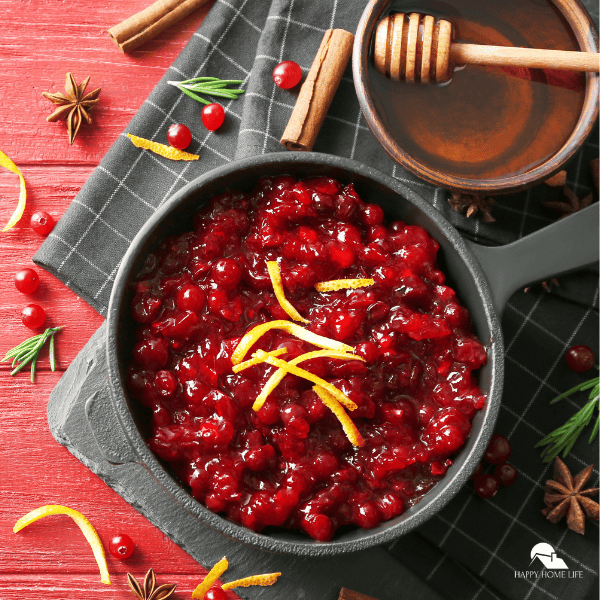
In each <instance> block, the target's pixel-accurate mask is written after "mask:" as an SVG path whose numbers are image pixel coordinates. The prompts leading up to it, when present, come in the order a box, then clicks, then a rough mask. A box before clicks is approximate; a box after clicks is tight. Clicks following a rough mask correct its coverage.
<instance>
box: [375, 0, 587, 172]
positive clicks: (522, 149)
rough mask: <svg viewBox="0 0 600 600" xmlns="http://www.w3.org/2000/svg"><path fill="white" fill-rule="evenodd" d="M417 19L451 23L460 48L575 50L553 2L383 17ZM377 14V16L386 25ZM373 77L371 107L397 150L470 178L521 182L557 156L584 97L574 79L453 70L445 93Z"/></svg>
mask: <svg viewBox="0 0 600 600" xmlns="http://www.w3.org/2000/svg"><path fill="white" fill-rule="evenodd" d="M395 12H402V13H405V14H410V13H412V12H418V13H422V14H431V15H433V16H434V17H435V18H436V19H438V18H443V19H447V20H448V21H450V22H451V23H452V25H453V27H454V40H455V41H456V42H464V43H473V44H487V45H494V46H518V47H533V48H548V49H554V50H579V46H578V45H577V42H576V39H575V37H574V35H573V33H572V31H571V29H570V27H569V25H568V23H567V22H566V20H565V19H564V17H563V16H562V14H561V13H560V11H559V10H558V8H557V7H556V6H555V5H554V4H553V3H552V2H550V1H549V0H486V1H485V2H481V0H453V2H452V4H449V3H446V2H440V1H439V0H421V1H420V2H418V4H417V3H415V2H414V0H412V1H410V0H395V1H394V2H392V3H391V4H390V7H389V10H388V12H387V13H385V14H389V13H395ZM385 14H384V15H382V16H385ZM370 69H371V71H370V73H369V77H370V79H371V92H372V97H373V102H374V104H375V108H376V110H377V112H378V113H379V115H380V117H381V120H382V121H383V124H384V125H385V127H386V128H387V129H388V130H389V132H390V134H391V135H392V137H393V138H394V139H396V140H398V142H399V144H400V145H401V147H402V149H403V150H404V151H405V152H406V153H407V154H408V155H410V156H411V157H413V158H414V159H415V160H417V161H418V162H420V163H421V164H423V165H424V166H425V167H427V168H429V169H432V170H434V171H439V172H442V173H448V174H451V175H452V176H454V177H463V178H466V179H480V180H482V179H489V178H494V177H499V176H506V175H518V174H521V173H525V172H527V171H529V170H531V169H533V168H535V167H536V166H538V165H540V164H541V163H543V162H544V161H545V160H547V159H548V158H549V157H551V156H552V155H554V154H555V153H556V152H557V151H558V150H560V148H562V147H563V145H564V144H565V142H566V141H567V139H568V138H569V136H570V135H571V133H572V131H573V130H574V128H575V126H576V124H577V121H578V119H579V115H580V113H581V109H582V106H583V101H584V95H585V75H583V74H581V73H575V72H570V71H558V70H541V69H525V68H514V67H490V66H476V65H468V66H463V67H458V68H456V70H455V71H454V74H453V77H452V79H451V80H450V81H449V82H447V83H445V84H441V85H440V84H431V83H429V84H411V83H406V82H397V81H392V80H390V79H387V78H385V77H384V76H382V75H380V74H379V73H377V72H376V71H375V69H374V67H373V66H372V65H371V67H370Z"/></svg>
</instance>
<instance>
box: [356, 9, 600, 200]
mask: <svg viewBox="0 0 600 600" xmlns="http://www.w3.org/2000/svg"><path fill="white" fill-rule="evenodd" d="M390 1H391V0H370V1H369V4H368V5H367V6H366V7H365V9H364V11H363V14H362V16H361V18H360V21H359V23H358V27H357V30H356V35H355V38H354V47H353V51H352V74H353V79H354V87H355V89H356V94H357V96H358V101H359V104H360V107H361V110H362V112H363V116H364V117H365V121H366V122H367V125H368V126H369V128H370V129H371V132H372V133H373V135H374V136H375V138H376V139H377V141H378V142H379V143H380V144H381V146H383V148H384V149H385V151H386V152H387V153H388V154H389V155H390V156H391V157H392V158H393V159H394V160H395V161H396V162H397V163H399V164H400V165H401V166H403V167H406V168H407V169H408V170H410V171H411V172H413V173H414V174H416V175H417V176H419V177H421V178H422V179H424V180H425V181H428V182H429V183H433V184H434V185H438V186H441V187H444V188H447V189H450V190H452V191H458V192H471V193H477V192H479V193H485V194H493V193H499V194H508V193H512V192H517V191H520V190H523V189H526V188H529V187H531V186H533V185H535V184H537V183H540V182H541V181H544V180H545V179H548V178H550V177H552V175H554V174H556V173H558V171H560V170H561V168H562V167H563V165H564V164H565V163H566V162H567V161H568V160H569V159H570V158H572V157H573V155H574V154H575V153H576V152H577V151H578V150H579V149H580V148H581V147H582V146H583V144H584V142H585V140H586V139H587V137H588V136H589V135H590V133H591V132H592V129H593V127H594V124H595V122H596V119H597V118H598V94H599V91H600V84H599V74H598V73H586V91H585V96H584V101H583V106H582V109H581V114H580V116H579V120H578V121H577V124H576V125H575V128H574V129H573V131H572V132H571V135H570V136H569V138H568V139H567V140H566V141H565V143H564V144H563V146H562V148H560V149H559V150H558V151H557V152H556V153H555V154H553V155H552V156H550V157H549V158H548V159H547V160H545V161H544V162H543V163H541V164H540V165H538V166H536V167H534V168H533V169H531V170H529V171H526V172H525V173H519V174H516V175H505V176H501V177H494V178H487V179H468V178H466V177H457V176H454V175H449V174H447V173H442V172H441V171H439V170H436V169H433V168H430V167H427V166H425V165H423V164H422V163H420V162H419V161H417V160H416V159H414V158H413V157H412V156H410V155H409V153H408V152H406V151H405V150H403V149H402V147H401V146H400V144H399V143H398V142H397V141H396V140H395V139H394V138H393V136H392V135H391V134H390V133H389V131H388V130H387V128H386V127H385V124H384V123H383V121H382V119H381V117H380V116H379V114H378V112H377V109H376V107H375V103H374V102H373V98H372V96H371V94H370V92H369V89H368V77H369V71H370V65H369V63H370V46H371V40H372V37H373V32H374V29H375V25H376V24H377V21H378V20H379V18H380V16H381V15H382V13H383V12H384V11H385V10H386V8H387V7H388V5H389V4H390ZM550 2H552V3H553V4H554V5H555V6H556V8H557V9H558V10H559V11H560V12H561V14H562V15H563V17H564V18H565V20H566V21H567V23H568V24H569V26H570V27H571V30H572V32H573V35H574V36H575V39H576V40H577V43H578V44H579V47H580V49H581V50H583V51H587V52H598V32H597V30H596V27H595V25H594V23H593V21H592V19H591V17H590V15H589V13H588V12H587V10H586V8H585V7H584V6H583V4H582V3H581V2H580V0H550Z"/></svg>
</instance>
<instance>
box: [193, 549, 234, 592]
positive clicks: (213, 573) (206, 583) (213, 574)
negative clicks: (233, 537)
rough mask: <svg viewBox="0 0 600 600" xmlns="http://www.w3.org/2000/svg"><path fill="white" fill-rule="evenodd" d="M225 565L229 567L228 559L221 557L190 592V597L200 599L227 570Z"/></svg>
mask: <svg viewBox="0 0 600 600" xmlns="http://www.w3.org/2000/svg"><path fill="white" fill-rule="evenodd" d="M227 567H229V561H228V560H227V557H225V556H224V557H223V558H222V559H221V560H220V561H219V562H218V563H217V564H216V565H215V566H214V567H213V568H212V569H211V570H210V571H209V572H208V573H207V574H206V577H205V578H204V580H203V581H202V583H201V584H200V585H198V587H197V588H196V589H195V590H194V591H193V592H192V598H194V600H202V599H203V598H204V595H205V594H206V592H208V590H210V588H211V587H212V584H213V583H214V582H215V581H216V580H217V579H219V577H221V575H223V573H225V571H227Z"/></svg>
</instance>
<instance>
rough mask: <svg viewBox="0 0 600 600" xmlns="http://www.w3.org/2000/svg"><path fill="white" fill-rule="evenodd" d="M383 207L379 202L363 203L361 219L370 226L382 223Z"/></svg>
mask: <svg viewBox="0 0 600 600" xmlns="http://www.w3.org/2000/svg"><path fill="white" fill-rule="evenodd" d="M383 216H384V215H383V208H381V206H379V204H365V206H364V208H363V209H362V214H361V221H362V222H363V223H364V224H365V225H368V226H370V227H375V226H376V225H381V224H382V223H383Z"/></svg>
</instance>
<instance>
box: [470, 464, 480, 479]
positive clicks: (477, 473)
mask: <svg viewBox="0 0 600 600" xmlns="http://www.w3.org/2000/svg"><path fill="white" fill-rule="evenodd" d="M482 471H483V465H482V464H481V463H477V466H476V467H475V470H474V471H473V473H472V474H471V477H469V479H475V477H477V475H479V474H480V473H481V472H482Z"/></svg>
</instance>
